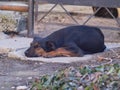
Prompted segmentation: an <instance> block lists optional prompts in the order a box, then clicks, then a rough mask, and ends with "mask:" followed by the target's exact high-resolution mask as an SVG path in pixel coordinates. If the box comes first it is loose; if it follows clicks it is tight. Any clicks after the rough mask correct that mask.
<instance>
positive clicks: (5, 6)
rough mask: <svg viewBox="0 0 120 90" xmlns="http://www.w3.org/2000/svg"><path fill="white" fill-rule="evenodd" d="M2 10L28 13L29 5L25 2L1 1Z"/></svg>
mask: <svg viewBox="0 0 120 90" xmlns="http://www.w3.org/2000/svg"><path fill="white" fill-rule="evenodd" d="M0 10H12V11H20V12H27V11H28V4H27V3H25V2H8V1H1V2H0Z"/></svg>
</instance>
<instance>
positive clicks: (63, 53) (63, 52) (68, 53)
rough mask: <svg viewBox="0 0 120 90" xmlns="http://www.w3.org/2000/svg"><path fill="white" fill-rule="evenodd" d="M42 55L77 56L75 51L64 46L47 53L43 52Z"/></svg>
mask: <svg viewBox="0 0 120 90" xmlns="http://www.w3.org/2000/svg"><path fill="white" fill-rule="evenodd" d="M42 56H43V57H59V56H64V57H69V56H71V57H74V56H78V55H76V54H75V53H73V52H71V51H69V50H66V49H65V48H58V49H56V50H54V51H51V52H48V53H44V54H43V55H42Z"/></svg>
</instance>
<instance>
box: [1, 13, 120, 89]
mask: <svg viewBox="0 0 120 90" xmlns="http://www.w3.org/2000/svg"><path fill="white" fill-rule="evenodd" d="M42 15H43V14H40V15H39V18H40V17H41V16H42ZM72 15H73V17H75V18H76V19H77V20H78V22H79V23H80V24H82V23H83V21H84V20H86V17H88V16H89V15H90V13H89V14H81V13H78V14H76V13H75V14H74V13H73V14H72ZM73 24H74V22H73V21H72V20H71V19H70V18H69V17H68V16H66V15H65V14H64V13H56V14H55V13H53V14H50V15H49V16H47V17H46V18H45V19H44V20H42V21H41V22H36V24H35V33H36V35H39V36H41V37H45V36H47V35H48V34H50V33H52V32H53V31H55V30H58V29H60V28H63V27H65V26H69V25H73ZM87 25H95V26H100V25H102V26H103V27H104V26H106V27H107V28H105V29H104V28H102V31H103V33H104V35H105V41H106V42H120V31H119V30H118V29H120V28H118V27H117V25H116V22H115V21H114V20H112V19H109V20H106V19H102V18H95V19H93V20H91V21H90V22H89V23H88V24H87ZM97 56H102V57H105V58H108V59H109V58H111V59H112V63H120V48H116V49H113V50H112V51H106V52H103V53H99V54H95V55H94V57H93V59H91V60H88V61H86V62H83V61H82V62H76V63H71V64H59V63H42V62H34V61H21V60H15V59H12V58H7V56H6V55H0V90H15V88H16V87H17V86H21V85H26V86H28V87H29V86H31V84H32V83H31V82H32V81H33V80H34V78H37V77H40V76H43V75H45V74H48V75H50V74H52V73H53V72H54V71H55V70H58V69H63V68H66V67H69V66H74V67H79V66H81V65H92V66H93V65H100V64H104V63H108V62H110V61H109V60H103V61H99V58H98V57H97Z"/></svg>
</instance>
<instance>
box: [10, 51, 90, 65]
mask: <svg viewBox="0 0 120 90" xmlns="http://www.w3.org/2000/svg"><path fill="white" fill-rule="evenodd" d="M25 50H26V49H21V50H17V51H14V52H10V53H9V54H8V56H9V57H12V58H17V59H20V60H31V61H41V62H52V63H71V62H77V61H85V60H89V59H91V58H92V55H85V56H84V57H55V58H43V57H32V58H27V57H26V56H25V55H24V51H25Z"/></svg>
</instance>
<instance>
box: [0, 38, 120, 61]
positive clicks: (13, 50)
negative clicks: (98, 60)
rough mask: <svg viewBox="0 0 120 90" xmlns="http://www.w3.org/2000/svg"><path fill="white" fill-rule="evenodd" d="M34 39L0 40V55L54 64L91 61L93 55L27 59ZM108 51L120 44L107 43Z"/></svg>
mask: <svg viewBox="0 0 120 90" xmlns="http://www.w3.org/2000/svg"><path fill="white" fill-rule="evenodd" d="M30 42H32V38H27V37H14V38H9V39H1V40H0V53H7V54H8V57H11V58H16V59H20V60H32V61H41V62H52V63H71V62H77V61H85V60H90V59H91V58H92V57H93V55H85V56H84V57H56V58H43V57H37V58H27V57H26V56H25V55H24V51H25V50H26V49H27V48H28V47H29V45H30ZM105 44H106V46H107V48H108V49H111V48H116V47H120V43H105Z"/></svg>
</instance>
